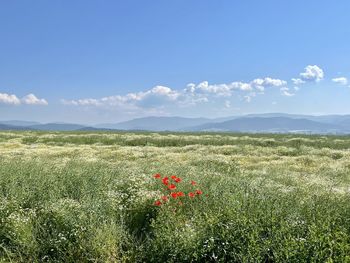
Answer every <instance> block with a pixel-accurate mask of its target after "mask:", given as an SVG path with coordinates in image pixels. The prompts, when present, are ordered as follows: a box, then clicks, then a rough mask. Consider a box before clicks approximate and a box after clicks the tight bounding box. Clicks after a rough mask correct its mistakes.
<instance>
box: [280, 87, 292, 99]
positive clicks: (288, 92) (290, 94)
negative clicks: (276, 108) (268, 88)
mask: <svg viewBox="0 0 350 263" xmlns="http://www.w3.org/2000/svg"><path fill="white" fill-rule="evenodd" d="M281 92H282V95H283V96H287V97H292V96H294V95H295V94H294V93H291V92H290V91H289V88H287V87H284V88H281Z"/></svg>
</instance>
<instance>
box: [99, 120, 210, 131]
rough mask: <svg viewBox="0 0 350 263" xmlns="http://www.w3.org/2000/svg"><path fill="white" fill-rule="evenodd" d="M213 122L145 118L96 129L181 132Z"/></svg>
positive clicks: (100, 126)
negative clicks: (190, 127)
mask: <svg viewBox="0 0 350 263" xmlns="http://www.w3.org/2000/svg"><path fill="white" fill-rule="evenodd" d="M212 121H213V120H211V119H207V118H183V117H145V118H137V119H133V120H130V121H125V122H120V123H116V124H99V125H96V126H95V127H96V128H107V129H118V130H149V131H179V130H182V129H186V128H187V127H189V126H195V125H201V124H205V123H208V122H212Z"/></svg>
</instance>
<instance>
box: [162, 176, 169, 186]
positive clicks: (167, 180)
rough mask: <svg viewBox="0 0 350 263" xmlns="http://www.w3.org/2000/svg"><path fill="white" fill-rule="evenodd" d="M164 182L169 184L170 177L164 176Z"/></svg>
mask: <svg viewBox="0 0 350 263" xmlns="http://www.w3.org/2000/svg"><path fill="white" fill-rule="evenodd" d="M162 182H163V184H164V185H168V184H169V178H168V177H164V178H163V179H162Z"/></svg>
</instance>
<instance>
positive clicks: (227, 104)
mask: <svg viewBox="0 0 350 263" xmlns="http://www.w3.org/2000/svg"><path fill="white" fill-rule="evenodd" d="M324 79H325V73H324V70H323V69H322V68H321V67H319V66H317V65H308V66H306V67H305V68H304V70H303V71H302V72H300V73H299V76H297V77H295V78H291V79H290V81H287V80H284V79H279V78H272V77H263V78H255V79H253V80H251V81H247V82H245V81H233V82H230V83H221V84H210V83H209V82H208V81H202V82H200V83H189V84H187V85H186V86H185V87H184V88H182V89H173V88H171V87H167V86H162V85H157V86H155V87H153V88H151V89H148V90H144V91H139V92H131V93H127V94H125V95H123V94H115V95H111V96H107V97H102V98H78V99H67V98H63V99H59V98H58V99H57V102H58V105H59V104H60V105H61V107H65V106H71V107H78V108H82V109H84V108H85V109H94V108H95V109H99V110H108V111H113V110H117V111H119V112H128V113H130V112H132V113H134V115H135V114H136V115H135V116H137V114H139V115H140V116H142V115H149V114H159V115H166V114H167V113H169V112H168V111H167V110H168V107H175V108H179V109H180V108H188V107H196V106H199V105H205V106H206V107H215V108H217V107H218V106H217V105H221V106H220V107H222V108H223V109H229V108H231V107H232V101H231V100H230V99H232V98H236V99H238V100H240V101H242V102H243V103H251V102H252V101H253V99H254V97H257V96H263V95H265V94H266V93H267V92H268V91H269V90H275V91H278V92H279V94H280V96H284V97H294V96H296V95H297V93H298V91H300V90H301V89H302V88H303V86H304V85H306V84H308V83H314V84H318V83H320V82H321V81H322V80H324ZM331 81H332V82H333V83H335V84H337V85H342V86H346V85H347V84H348V79H347V78H346V77H344V76H342V77H335V78H332V79H331ZM57 102H56V104H57ZM210 102H213V103H214V104H212V105H211V106H210V105H209V103H210ZM220 102H222V103H220ZM0 104H5V105H8V106H9V105H10V106H13V107H18V106H20V105H31V106H35V105H41V106H47V105H49V103H48V101H47V100H46V99H45V98H38V97H37V96H36V95H34V94H32V93H30V94H28V95H26V96H24V97H22V98H19V97H18V96H17V95H15V94H8V93H1V92H0ZM271 104H272V105H275V104H276V102H275V101H274V100H273V101H271ZM208 105H209V106H208ZM213 105H214V106H213Z"/></svg>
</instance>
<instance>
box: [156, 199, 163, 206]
mask: <svg viewBox="0 0 350 263" xmlns="http://www.w3.org/2000/svg"><path fill="white" fill-rule="evenodd" d="M154 205H155V206H161V205H162V202H161V201H159V200H157V201H155V202H154Z"/></svg>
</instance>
